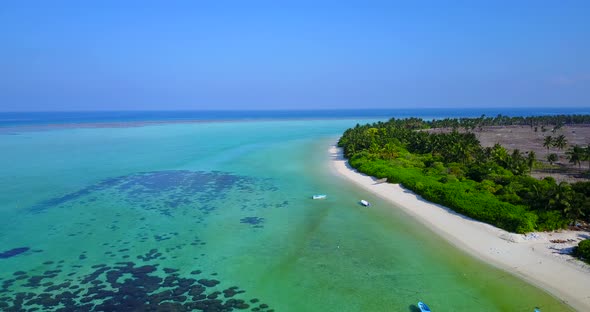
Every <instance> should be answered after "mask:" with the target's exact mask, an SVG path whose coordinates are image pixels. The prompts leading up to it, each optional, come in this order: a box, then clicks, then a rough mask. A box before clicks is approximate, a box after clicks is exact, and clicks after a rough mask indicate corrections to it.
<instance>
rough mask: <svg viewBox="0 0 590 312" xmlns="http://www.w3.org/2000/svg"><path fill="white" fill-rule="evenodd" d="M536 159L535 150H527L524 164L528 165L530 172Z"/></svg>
mask: <svg viewBox="0 0 590 312" xmlns="http://www.w3.org/2000/svg"><path fill="white" fill-rule="evenodd" d="M536 160H537V155H535V151H529V152H528V153H527V157H526V164H527V166H529V170H530V172H533V166H534V165H535V161H536Z"/></svg>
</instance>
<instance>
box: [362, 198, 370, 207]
mask: <svg viewBox="0 0 590 312" xmlns="http://www.w3.org/2000/svg"><path fill="white" fill-rule="evenodd" d="M361 205H363V206H365V207H369V206H371V203H369V202H368V201H366V200H364V199H362V200H361Z"/></svg>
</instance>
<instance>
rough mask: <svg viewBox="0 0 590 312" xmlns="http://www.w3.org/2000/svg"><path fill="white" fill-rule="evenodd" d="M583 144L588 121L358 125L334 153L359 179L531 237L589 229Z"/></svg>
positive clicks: (589, 164)
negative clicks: (537, 233)
mask: <svg viewBox="0 0 590 312" xmlns="http://www.w3.org/2000/svg"><path fill="white" fill-rule="evenodd" d="M588 138H590V115H556V116H532V117H507V116H502V115H498V116H496V117H486V116H481V117H479V118H455V119H453V118H446V119H439V120H431V121H427V120H423V119H420V118H406V119H395V118H392V119H390V120H389V121H387V122H377V123H373V124H366V125H358V124H357V125H356V127H354V128H350V129H348V130H346V131H345V132H344V134H343V135H342V137H341V138H340V140H339V142H338V146H339V147H341V148H342V149H343V153H344V156H345V157H346V158H347V159H348V162H349V164H350V166H352V167H354V168H355V169H357V170H358V171H360V172H362V173H365V174H367V175H370V176H373V177H375V178H378V179H384V178H386V179H387V180H388V181H389V182H391V183H399V184H401V185H402V186H403V187H405V188H407V189H409V190H412V191H413V192H415V193H416V194H418V195H420V196H422V197H423V198H424V199H426V200H428V201H431V202H433V203H437V204H441V205H443V206H446V207H448V208H450V209H452V210H454V211H455V212H458V213H460V214H462V215H465V216H468V217H470V218H473V219H476V220H479V221H482V222H485V223H488V224H491V225H493V226H496V227H498V228H501V229H504V230H506V231H509V232H515V233H529V232H534V231H552V230H558V229H565V228H570V229H574V230H575V229H588V222H590V180H589V177H590V144H589V143H590V142H588V141H587V140H588ZM519 140H520V141H522V142H519ZM524 148H527V149H526V150H525V149H524ZM543 154H545V157H542V155H543ZM582 165H584V167H586V168H582ZM589 245H590V241H588V240H586V241H583V242H581V243H580V245H579V247H578V248H575V249H574V252H573V253H574V254H575V255H577V256H578V257H580V258H581V259H584V260H586V261H588V259H590V248H588V247H589Z"/></svg>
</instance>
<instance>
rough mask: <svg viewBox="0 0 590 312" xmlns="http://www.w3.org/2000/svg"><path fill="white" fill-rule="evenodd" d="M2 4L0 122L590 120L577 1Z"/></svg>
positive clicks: (584, 15) (588, 39)
mask: <svg viewBox="0 0 590 312" xmlns="http://www.w3.org/2000/svg"><path fill="white" fill-rule="evenodd" d="M10 2H11V3H9V1H6V2H3V3H2V4H1V5H0V29H2V31H0V111H51V110H176V109H293V108H295V109H297V108H301V109H316V108H318V109H319V108H325V109H332V108H364V107H371V108H399V107H500V106H510V107H513V106H580V107H589V106H590V18H589V16H590V1H566V0H564V1H539V0H536V1H502V0H497V1H448V2H444V1H404V2H401V1H400V2H398V1H393V0H391V1H355V2H349V1H293V2H287V1H256V0H251V1H223V0H221V1H26V0H23V1H10ZM279 2H280V4H279Z"/></svg>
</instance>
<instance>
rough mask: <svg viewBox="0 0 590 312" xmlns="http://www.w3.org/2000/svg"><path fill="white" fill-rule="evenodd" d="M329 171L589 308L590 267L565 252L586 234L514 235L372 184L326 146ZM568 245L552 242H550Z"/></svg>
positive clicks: (391, 186)
mask: <svg viewBox="0 0 590 312" xmlns="http://www.w3.org/2000/svg"><path fill="white" fill-rule="evenodd" d="M329 151H330V156H331V159H332V161H331V162H332V169H333V170H334V172H335V173H337V174H338V175H342V176H344V177H346V178H347V179H349V180H350V181H352V182H354V183H355V184H357V185H359V186H361V187H363V188H364V189H366V190H368V191H370V192H372V193H374V194H376V195H378V196H379V197H381V198H383V199H385V200H388V201H390V202H391V203H393V204H394V205H392V208H396V209H398V208H399V209H402V210H403V211H405V212H406V213H408V214H409V215H410V216H412V217H415V218H416V219H417V220H418V221H420V222H421V223H423V224H424V225H426V226H428V228H430V229H431V230H432V231H434V232H435V233H437V234H438V235H440V236H442V237H443V238H445V239H446V240H448V241H449V242H450V243H451V244H453V245H455V246H456V247H458V248H460V249H462V250H464V251H466V252H468V253H469V254H471V255H473V256H475V257H477V258H479V259H482V260H484V261H486V262H488V263H490V264H492V265H494V266H496V267H499V268H501V269H503V270H505V271H508V272H511V273H513V274H514V275H516V276H518V277H520V278H523V279H524V280H526V281H528V282H530V283H532V284H534V285H536V286H538V287H540V288H542V289H545V290H546V291H548V292H549V293H551V294H553V295H554V296H556V297H557V298H559V299H561V300H562V301H563V302H565V303H567V304H568V305H570V306H572V307H573V308H574V309H576V310H579V311H590V266H588V265H586V264H584V263H582V262H581V261H578V260H575V259H573V258H572V257H571V256H569V255H566V254H565V252H566V251H567V250H568V249H571V248H572V246H575V245H577V242H578V241H579V240H582V239H584V238H590V233H588V232H580V231H562V232H559V233H557V232H553V233H544V232H541V233H530V234H527V235H522V234H514V233H509V232H507V231H504V230H502V229H499V228H496V227H494V226H491V225H489V224H486V223H482V222H479V221H475V220H473V219H471V218H468V217H465V216H463V215H460V214H458V213H456V212H453V211H452V210H450V209H448V208H446V207H444V206H441V205H438V204H434V203H431V202H428V201H426V200H424V199H422V197H420V196H417V195H416V194H414V193H413V192H411V191H409V190H406V189H404V188H403V187H401V186H400V185H399V184H391V183H375V180H376V179H374V178H373V177H370V176H367V175H365V174H362V173H359V172H357V171H356V170H355V169H353V168H351V167H350V166H349V165H348V162H347V161H346V160H345V159H344V157H343V156H342V151H341V149H339V148H337V147H336V146H331V147H330V150H329ZM556 239H560V240H565V241H568V240H569V241H568V242H567V243H551V242H550V240H556Z"/></svg>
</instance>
